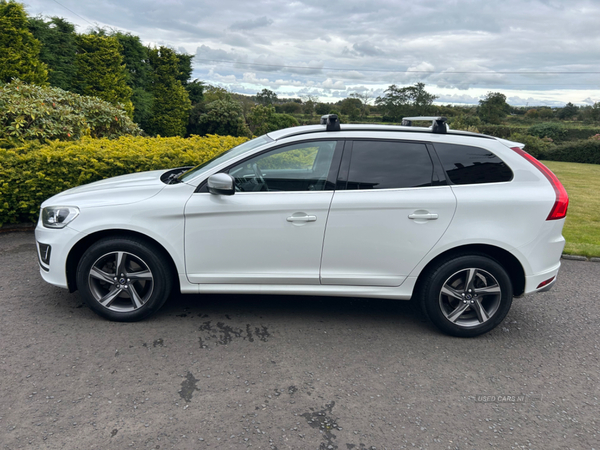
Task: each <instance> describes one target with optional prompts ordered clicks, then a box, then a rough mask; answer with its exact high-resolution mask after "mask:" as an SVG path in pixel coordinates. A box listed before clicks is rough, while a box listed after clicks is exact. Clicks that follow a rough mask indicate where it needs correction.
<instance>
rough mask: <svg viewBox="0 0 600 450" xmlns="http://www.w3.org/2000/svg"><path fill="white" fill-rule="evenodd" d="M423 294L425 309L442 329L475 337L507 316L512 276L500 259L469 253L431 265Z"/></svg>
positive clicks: (510, 297)
mask: <svg viewBox="0 0 600 450" xmlns="http://www.w3.org/2000/svg"><path fill="white" fill-rule="evenodd" d="M420 296H421V301H422V304H423V308H424V310H425V312H426V313H427V315H428V316H429V318H430V319H431V321H432V322H433V323H434V324H435V325H436V326H437V327H438V328H439V329H440V330H442V331H443V332H445V333H447V334H450V335H453V336H459V337H474V336H478V335H480V334H483V333H487V332H488V331H490V330H492V329H493V328H495V327H496V326H498V324H500V323H501V322H502V321H503V320H504V318H505V317H506V314H508V311H509V309H510V306H511V304H512V298H513V290H512V283H511V280H510V277H509V276H508V274H507V273H506V270H504V268H503V267H502V266H501V265H500V264H499V263H498V262H497V261H495V260H494V259H491V258H489V257H487V256H485V255H479V254H469V255H460V256H458V257H455V258H452V259H448V260H445V261H441V262H439V263H438V264H436V265H435V266H434V267H432V268H431V269H430V270H429V272H428V273H427V274H426V276H425V278H424V280H423V282H422V284H421V292H420Z"/></svg>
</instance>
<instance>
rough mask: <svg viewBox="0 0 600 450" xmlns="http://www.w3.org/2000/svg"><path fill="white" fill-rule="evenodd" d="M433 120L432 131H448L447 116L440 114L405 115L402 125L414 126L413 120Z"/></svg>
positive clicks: (441, 132)
mask: <svg viewBox="0 0 600 450" xmlns="http://www.w3.org/2000/svg"><path fill="white" fill-rule="evenodd" d="M429 120H430V121H431V132H432V133H437V134H446V133H447V132H448V125H447V124H446V121H447V120H448V119H446V118H445V117H440V116H416V117H403V118H402V125H403V126H406V127H410V126H412V123H413V121H423V122H425V121H429Z"/></svg>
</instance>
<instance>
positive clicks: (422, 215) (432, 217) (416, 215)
mask: <svg viewBox="0 0 600 450" xmlns="http://www.w3.org/2000/svg"><path fill="white" fill-rule="evenodd" d="M408 218H409V219H413V220H437V218H438V215H437V214H433V213H412V214H409V215H408Z"/></svg>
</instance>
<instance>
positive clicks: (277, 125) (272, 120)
mask: <svg viewBox="0 0 600 450" xmlns="http://www.w3.org/2000/svg"><path fill="white" fill-rule="evenodd" d="M248 125H249V126H250V130H251V131H252V134H254V135H255V136H261V135H263V134H265V133H268V132H270V131H275V130H280V129H282V128H288V127H293V126H297V125H298V121H297V120H296V119H295V118H294V117H292V116H290V115H288V114H277V113H276V112H275V108H274V107H273V106H263V105H257V106H255V107H254V108H252V111H251V112H250V114H249V115H248Z"/></svg>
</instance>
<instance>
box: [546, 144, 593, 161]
mask: <svg viewBox="0 0 600 450" xmlns="http://www.w3.org/2000/svg"><path fill="white" fill-rule="evenodd" d="M541 156H542V158H543V159H547V160H550V161H564V162H575V163H584V164H600V140H596V139H586V140H580V141H573V142H565V143H564V144H561V145H557V146H556V147H555V148H553V149H550V150H548V151H546V152H545V153H544V154H543V155H541Z"/></svg>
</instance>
